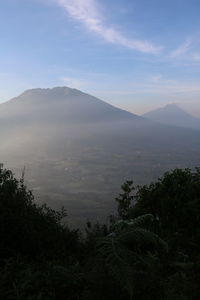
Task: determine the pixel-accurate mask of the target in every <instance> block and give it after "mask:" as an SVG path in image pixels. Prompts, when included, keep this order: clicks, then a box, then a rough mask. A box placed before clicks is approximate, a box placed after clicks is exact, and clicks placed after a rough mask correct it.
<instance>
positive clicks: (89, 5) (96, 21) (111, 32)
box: [56, 0, 162, 54]
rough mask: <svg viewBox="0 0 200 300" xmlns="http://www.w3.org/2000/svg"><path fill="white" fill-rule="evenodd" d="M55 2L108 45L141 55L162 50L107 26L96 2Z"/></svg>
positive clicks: (93, 0) (81, 0)
mask: <svg viewBox="0 0 200 300" xmlns="http://www.w3.org/2000/svg"><path fill="white" fill-rule="evenodd" d="M56 1H57V3H58V4H59V5H60V6H61V7H63V8H64V9H65V10H66V12H67V13H68V14H69V15H70V16H71V17H72V18H73V19H75V20H77V21H79V22H81V23H82V24H84V25H85V27H86V28H87V29H88V30H89V31H91V32H94V33H95V34H97V35H98V36H100V37H101V38H103V39H104V40H105V41H107V42H109V43H112V44H116V45H121V46H124V47H126V48H129V49H132V50H136V51H139V52H143V53H152V54H156V53H159V52H160V51H161V50H162V47H159V46H156V45H154V44H153V43H151V42H149V41H145V40H138V39H130V38H127V37H126V36H124V35H123V34H122V33H121V32H120V31H118V30H116V29H115V28H114V27H112V26H107V25H106V24H105V22H104V18H103V16H102V14H101V13H100V10H99V8H98V3H97V2H96V0H56Z"/></svg>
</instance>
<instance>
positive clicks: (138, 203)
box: [0, 167, 200, 300]
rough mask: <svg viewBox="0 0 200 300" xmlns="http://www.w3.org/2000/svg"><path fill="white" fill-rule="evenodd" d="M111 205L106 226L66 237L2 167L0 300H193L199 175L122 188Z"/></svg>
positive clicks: (198, 261)
mask: <svg viewBox="0 0 200 300" xmlns="http://www.w3.org/2000/svg"><path fill="white" fill-rule="evenodd" d="M116 202H117V205H118V211H117V212H116V214H115V215H112V216H110V217H109V222H107V224H98V223H96V224H91V223H90V222H89V221H88V222H87V223H86V225H85V231H84V232H83V231H80V230H79V229H77V230H74V229H73V230H72V229H70V228H69V226H68V225H67V223H65V222H64V220H67V219H66V211H65V210H64V209H61V210H60V211H54V210H53V209H51V208H49V207H47V206H46V205H43V206H39V205H37V204H36V202H35V201H34V196H33V194H32V193H31V192H30V191H28V190H27V188H26V186H25V185H24V180H23V178H22V179H21V180H20V181H18V180H17V179H16V178H15V177H14V175H13V173H12V172H11V171H8V170H6V169H3V168H2V167H1V168H0V299H3V300H11V299H12V300H14V299H16V300H65V299H66V300H93V299H96V300H112V299H113V300H116V299H118V300H133V299H138V300H142V299H145V300H148V299H149V300H150V299H155V300H156V299H158V300H160V299H164V300H165V299H166V300H172V299H177V300H187V299H188V300H196V299H199V294H200V289H199V282H200V254H199V253H200V226H199V225H200V217H199V216H200V169H198V168H197V169H195V170H190V169H175V170H174V171H172V172H170V173H166V174H165V175H164V176H163V177H162V178H161V179H158V180H157V181H156V182H154V183H152V184H150V185H148V186H142V187H136V186H134V184H133V182H132V181H126V182H125V183H124V184H123V186H122V191H121V193H120V195H119V196H118V197H117V198H116ZM63 218H64V219H63Z"/></svg>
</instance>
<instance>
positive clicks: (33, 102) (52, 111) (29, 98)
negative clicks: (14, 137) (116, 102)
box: [0, 87, 142, 123]
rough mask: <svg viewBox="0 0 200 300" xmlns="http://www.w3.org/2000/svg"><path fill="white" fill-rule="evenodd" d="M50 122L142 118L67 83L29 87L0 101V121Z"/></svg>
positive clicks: (85, 121) (88, 121)
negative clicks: (16, 95)
mask: <svg viewBox="0 0 200 300" xmlns="http://www.w3.org/2000/svg"><path fill="white" fill-rule="evenodd" d="M10 117H11V118H12V122H15V121H17V122H18V121H19V120H20V122H23V120H26V121H27V122H29V123H30V122H31V120H32V121H35V120H37V121H38V122H40V121H42V123H44V122H45V121H47V122H51V123H55V122H56V123H57V122H59V123H60V122H65V123H69V122H70V123H91V122H104V121H120V120H127V119H132V120H135V119H142V118H141V117H139V116H137V115H135V114H132V113H129V112H127V111H125V110H122V109H119V108H116V107H114V106H112V105H110V104H108V103H106V102H104V101H102V100H100V99H98V98H96V97H93V96H91V95H88V94H85V93H83V92H81V91H79V90H76V89H71V88H68V87H55V88H52V89H50V88H47V89H40V88H37V89H31V90H27V91H25V92H24V93H23V94H21V95H20V96H18V97H16V98H13V99H11V100H10V101H8V102H5V103H3V104H1V105H0V122H1V120H3V119H6V120H7V121H8V118H10Z"/></svg>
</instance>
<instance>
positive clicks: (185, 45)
mask: <svg viewBox="0 0 200 300" xmlns="http://www.w3.org/2000/svg"><path fill="white" fill-rule="evenodd" d="M190 45H191V40H186V41H185V43H183V44H181V45H180V46H179V47H178V48H177V49H175V50H173V51H172V52H171V53H170V57H172V58H174V57H179V56H181V55H183V54H185V53H187V52H188V50H189V49H190Z"/></svg>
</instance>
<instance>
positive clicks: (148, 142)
mask: <svg viewBox="0 0 200 300" xmlns="http://www.w3.org/2000/svg"><path fill="white" fill-rule="evenodd" d="M0 141H1V143H0V162H3V163H4V164H5V166H6V167H9V168H12V169H13V170H14V171H15V173H16V174H20V172H21V170H22V169H23V167H24V166H25V167H26V180H27V183H28V186H29V187H31V188H33V190H34V193H35V194H37V196H38V197H39V199H40V201H42V200H45V201H46V202H48V203H49V204H52V205H54V207H55V205H58V206H60V205H61V204H66V206H67V207H68V209H69V214H70V215H71V216H72V217H73V219H74V218H75V219H76V221H77V222H78V221H79V220H80V218H81V219H83V218H87V217H89V218H92V217H94V216H97V215H98V216H99V217H101V216H102V215H107V214H108V213H109V212H110V211H111V209H112V205H113V198H114V197H115V196H116V194H117V193H118V191H119V187H120V185H121V184H122V183H123V182H124V181H125V180H127V179H131V178H134V180H135V182H136V183H137V184H144V183H147V182H149V181H151V180H153V179H156V178H157V177H158V176H160V175H161V174H162V173H163V172H165V171H167V170H169V169H172V168H175V167H194V166H195V165H198V163H199V153H200V131H199V132H198V131H194V130H191V129H183V128H179V127H173V126H167V125H163V124H159V123H156V122H153V121H150V120H147V119H145V118H143V117H139V116H137V115H135V114H132V113H129V112H127V111H124V110H121V109H118V108H116V107H114V106H112V105H110V104H108V103H105V102H103V101H102V100H100V99H97V98H95V97H93V96H91V95H88V94H85V93H82V92H81V91H78V90H75V89H70V88H67V87H57V88H53V89H32V90H28V91H26V92H24V93H23V94H21V95H20V96H18V97H16V98H13V99H11V100H10V101H8V102H6V103H3V104H0Z"/></svg>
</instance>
